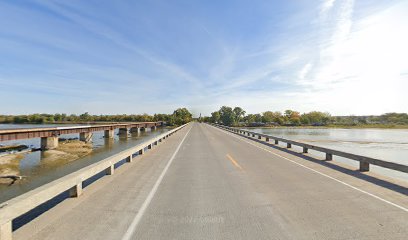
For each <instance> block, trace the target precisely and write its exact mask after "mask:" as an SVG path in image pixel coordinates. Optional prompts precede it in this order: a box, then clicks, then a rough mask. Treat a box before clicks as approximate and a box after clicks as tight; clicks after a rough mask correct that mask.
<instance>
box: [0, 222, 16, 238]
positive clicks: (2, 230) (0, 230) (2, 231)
mask: <svg viewBox="0 0 408 240" xmlns="http://www.w3.org/2000/svg"><path fill="white" fill-rule="evenodd" d="M12 237H13V229H12V225H11V221H9V222H6V223H4V224H2V225H0V240H11V239H12Z"/></svg>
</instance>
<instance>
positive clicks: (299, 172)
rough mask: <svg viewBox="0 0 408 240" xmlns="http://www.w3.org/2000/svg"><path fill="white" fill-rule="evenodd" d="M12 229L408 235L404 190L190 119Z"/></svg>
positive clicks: (41, 233) (105, 234)
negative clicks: (109, 173) (77, 192)
mask: <svg viewBox="0 0 408 240" xmlns="http://www.w3.org/2000/svg"><path fill="white" fill-rule="evenodd" d="M333 164H335V163H333ZM370 179H371V177H370ZM379 182H383V181H379ZM13 237H14V239H41V240H44V239H59V240H62V239H119V240H121V239H122V240H127V239H404V240H406V239H408V197H407V195H406V188H405V187H404V186H401V187H400V188H399V190H398V191H396V190H395V189H389V188H386V187H383V186H380V184H378V183H376V182H374V181H367V180H366V179H363V178H357V177H355V176H352V175H350V174H347V173H346V171H339V170H338V169H337V170H336V169H335V168H331V167H328V166H327V165H324V164H323V165H322V164H319V163H317V162H314V161H308V160H305V159H303V158H301V157H299V156H295V155H293V154H290V153H287V152H284V151H281V150H279V149H276V148H273V147H270V146H267V145H265V144H262V143H260V142H257V141H254V140H251V139H248V138H246V137H242V136H238V135H236V134H233V133H229V132H226V131H224V130H220V129H218V128H215V127H213V126H210V125H207V124H203V123H202V124H200V123H192V124H189V125H188V126H187V127H185V128H184V129H183V130H181V131H179V132H178V133H176V134H175V135H173V136H172V137H170V138H169V139H167V140H166V141H165V142H164V143H162V144H160V145H158V146H157V147H154V148H153V150H152V151H148V152H146V154H144V155H142V156H141V157H137V158H135V159H134V161H133V162H132V163H129V164H125V165H124V166H122V167H120V168H118V169H117V170H116V171H115V174H114V175H112V176H107V177H104V178H101V179H100V180H98V181H97V182H96V183H94V184H92V185H90V186H89V187H87V188H86V189H85V190H84V193H83V195H82V196H80V197H79V198H77V199H75V198H72V199H68V200H65V201H64V202H62V203H60V204H59V205H57V206H56V207H54V208H52V209H50V210H49V211H47V212H46V213H44V214H42V215H41V216H39V217H38V218H36V219H34V220H33V221H31V222H30V223H28V224H26V225H25V226H23V227H21V228H20V229H18V230H17V231H15V232H14V236H13Z"/></svg>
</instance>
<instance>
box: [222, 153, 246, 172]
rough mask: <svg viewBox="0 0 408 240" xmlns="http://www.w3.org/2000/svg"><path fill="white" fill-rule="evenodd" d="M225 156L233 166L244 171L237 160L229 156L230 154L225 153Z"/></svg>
mask: <svg viewBox="0 0 408 240" xmlns="http://www.w3.org/2000/svg"><path fill="white" fill-rule="evenodd" d="M226 156H227V158H228V159H229V160H230V161H231V162H232V164H234V166H235V167H237V168H239V169H240V170H242V171H244V169H243V168H242V167H241V166H240V165H239V164H238V162H237V161H235V159H234V158H232V157H231V155H229V154H227V155H226Z"/></svg>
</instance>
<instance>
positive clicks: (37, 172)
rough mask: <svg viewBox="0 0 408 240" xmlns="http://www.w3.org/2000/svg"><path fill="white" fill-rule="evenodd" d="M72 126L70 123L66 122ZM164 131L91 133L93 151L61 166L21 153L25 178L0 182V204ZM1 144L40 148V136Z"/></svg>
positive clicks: (8, 126) (0, 126)
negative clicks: (124, 135)
mask: <svg viewBox="0 0 408 240" xmlns="http://www.w3.org/2000/svg"><path fill="white" fill-rule="evenodd" d="M57 126H68V125H56V124H52V125H46V124H43V125H31V124H24V125H22V124H0V129H13V128H38V127H57ZM69 126H73V125H69ZM166 131H168V129H167V128H160V127H159V128H157V130H156V131H150V130H149V129H147V130H146V131H145V132H141V133H140V134H129V136H128V137H127V138H122V137H121V138H119V136H118V135H117V133H118V129H116V130H115V137H114V139H111V140H109V139H106V138H104V136H103V134H104V133H103V131H100V132H94V134H93V137H92V145H93V151H92V152H91V154H89V155H87V156H85V157H83V158H80V159H78V160H75V161H73V162H69V163H66V164H64V165H61V166H47V165H45V164H42V162H41V151H37V152H30V153H27V154H24V158H23V159H22V160H21V161H20V166H19V168H20V174H21V175H22V176H27V178H25V179H23V180H21V181H19V182H18V183H15V184H13V185H11V186H7V185H2V184H0V203H1V202H4V201H6V200H8V199H10V198H13V197H15V196H18V195H20V194H23V193H25V192H28V191H30V190H32V189H34V188H37V187H39V186H41V185H43V184H46V183H48V182H51V181H53V180H55V179H58V178H60V177H62V176H65V175H67V174H69V173H72V172H74V171H76V170H78V169H81V168H83V167H85V166H88V165H90V164H93V163H96V162H98V161H100V160H103V159H105V158H107V157H109V156H112V155H114V154H116V153H118V152H121V151H123V150H125V149H128V148H130V147H133V146H136V145H137V144H139V143H141V142H143V141H146V140H147V139H150V138H153V137H154V136H157V135H159V134H162V133H164V132H166ZM78 135H79V134H65V135H61V137H62V138H78ZM0 144H1V145H13V144H24V145H28V146H30V147H32V148H38V147H40V138H34V139H26V140H16V141H5V142H0Z"/></svg>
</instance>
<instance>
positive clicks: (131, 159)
mask: <svg viewBox="0 0 408 240" xmlns="http://www.w3.org/2000/svg"><path fill="white" fill-rule="evenodd" d="M126 162H129V163H131V162H133V156H132V154H130V156H129V157H127V158H126Z"/></svg>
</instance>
